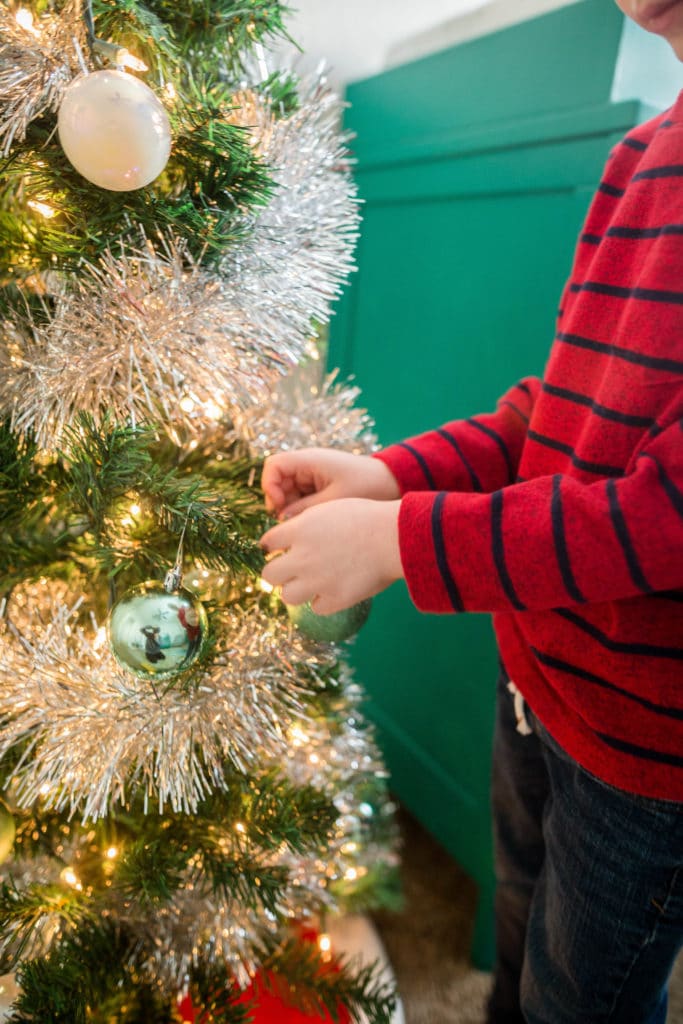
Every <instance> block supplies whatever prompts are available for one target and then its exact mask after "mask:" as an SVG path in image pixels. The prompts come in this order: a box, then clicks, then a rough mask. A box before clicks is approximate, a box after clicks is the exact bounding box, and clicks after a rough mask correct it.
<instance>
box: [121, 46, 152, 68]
mask: <svg viewBox="0 0 683 1024" xmlns="http://www.w3.org/2000/svg"><path fill="white" fill-rule="evenodd" d="M116 63H117V65H118V66H119V67H120V68H130V69H131V71H149V68H148V67H147V65H146V64H145V62H144V60H140V58H139V57H136V56H135V54H134V53H131V52H130V51H129V50H126V49H124V48H122V49H121V50H119V52H118V53H117V54H116Z"/></svg>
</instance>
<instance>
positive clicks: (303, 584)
mask: <svg viewBox="0 0 683 1024" xmlns="http://www.w3.org/2000/svg"><path fill="white" fill-rule="evenodd" d="M400 505H401V502H400V501H369V500H367V499H364V498H343V499H341V500H340V501H332V502H326V503H325V504H323V505H318V506H316V507H315V508H309V509H306V511H304V512H302V514H301V515H297V516H295V517H294V518H292V519H288V520H287V521H286V522H284V523H280V524H279V525H278V526H274V527H273V528H272V529H271V530H268V532H267V533H265V534H264V535H263V537H262V538H261V546H262V547H263V548H264V549H265V550H266V551H268V552H270V553H274V552H278V551H280V552H282V554H279V555H277V557H276V558H273V559H271V561H269V562H268V564H267V565H266V568H265V570H264V572H263V579H264V580H266V582H267V583H270V584H271V585H272V586H274V587H281V588H282V600H283V601H284V602H285V603H286V604H303V603H304V602H305V601H310V602H311V603H312V605H313V610H314V611H315V612H316V613H317V614H319V615H331V614H332V613H333V612H338V611H341V610H342V609H344V608H350V607H351V605H354V604H357V603H358V602H359V601H363V600H364V599H365V598H367V597H372V596H373V595H374V594H377V593H379V591H380V590H384V589H385V587H388V586H389V584H390V583H393V582H394V580H397V579H399V578H400V577H402V576H403V568H402V566H401V555H400V552H399V545H398V512H399V508H400Z"/></svg>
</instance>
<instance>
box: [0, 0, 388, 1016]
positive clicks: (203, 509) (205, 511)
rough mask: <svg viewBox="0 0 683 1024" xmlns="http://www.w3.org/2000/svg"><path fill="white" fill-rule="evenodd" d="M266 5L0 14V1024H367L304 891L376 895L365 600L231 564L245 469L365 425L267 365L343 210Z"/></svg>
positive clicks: (317, 91)
mask: <svg viewBox="0 0 683 1024" xmlns="http://www.w3.org/2000/svg"><path fill="white" fill-rule="evenodd" d="M284 14H285V11H284V9H283V8H282V6H281V5H280V3H279V0H186V2H184V3H182V4H178V3H176V2H174V0H146V2H145V3H142V2H138V0H35V3H33V4H32V5H31V7H30V9H29V7H28V6H21V7H19V6H17V5H14V4H7V3H3V4H2V5H1V6H0V149H2V157H3V174H2V179H1V183H0V190H1V199H0V235H1V240H2V244H1V246H0V261H1V264H2V269H1V271H0V302H1V303H2V310H1V319H2V331H1V334H0V420H1V422H0V599H1V603H0V769H1V775H0V786H1V787H2V790H1V792H0V800H1V802H0V974H2V973H8V972H13V973H14V974H15V975H16V978H17V981H18V985H19V994H18V996H17V998H16V1000H15V1002H14V1004H13V1006H12V1009H11V1011H10V1017H9V1019H10V1020H11V1021H13V1022H15V1024H19V1022H25V1021H26V1022H27V1021H33V1022H36V1021H39V1022H40V1024H67V1022H68V1024H76V1022H86V1021H87V1022H97V1024H105V1022H107V1024H109V1022H124V1021H125V1022H127V1024H157V1022H158V1024H161V1022H171V1021H180V1020H182V1019H185V1016H184V1014H185V1015H187V1014H188V1013H191V1014H192V1015H194V1014H195V1013H196V1015H197V1016H196V1019H197V1021H201V1022H203V1024H211V1022H215V1024H237V1022H240V1024H247V1022H248V1021H250V1020H253V1019H259V1020H262V1019H263V1018H259V1017H258V1016H257V1015H258V1013H259V1009H258V1006H259V992H264V991H268V992H270V993H271V997H272V994H273V993H274V994H275V995H276V997H277V998H282V999H285V1000H286V1001H288V1002H291V1003H292V1004H293V1005H296V1006H299V1007H300V1008H301V1010H302V1012H305V1013H308V1014H312V1015H314V1017H313V1019H321V1017H323V1018H324V1019H328V1020H348V1019H351V1020H361V1019H363V1020H367V1021H369V1022H370V1024H382V1022H384V1024H388V1022H389V1020H390V1018H391V1013H392V1003H393V995H392V993H391V991H389V990H388V989H387V986H386V984H385V983H384V982H383V981H382V980H381V978H380V977H379V975H378V974H377V972H376V971H375V970H374V969H371V968H360V967H358V966H354V965H353V964H348V963H344V962H338V961H337V960H336V959H335V958H334V957H332V959H330V956H331V954H330V952H329V950H328V943H327V942H326V941H325V936H324V921H325V915H326V914H328V913H333V912H337V911H338V910H339V909H344V908H349V907H350V908H353V909H357V908H359V907H365V906H370V905H372V903H373V901H374V902H378V901H381V900H383V899H385V898H387V897H388V895H389V894H390V893H391V892H392V889H393V879H394V869H395V854H394V852H393V840H394V833H393V825H392V820H391V810H392V808H391V805H390V803H389V801H388V798H387V793H386V780H385V774H386V773H385V772H384V770H383V767H382V763H381V759H380V758H379V755H378V753H377V750H376V747H375V744H374V740H373V736H372V731H371V729H369V728H368V726H367V724H366V723H365V722H364V721H363V717H362V710H361V707H360V704H361V697H362V695H361V693H360V690H359V688H358V686H357V685H356V684H355V683H354V681H353V680H352V678H351V674H350V672H349V670H348V668H347V667H346V666H345V664H344V660H343V649H342V648H340V647H339V645H338V643H336V642H334V641H341V640H342V639H344V638H345V637H346V636H347V635H348V634H349V633H351V632H352V631H353V629H355V628H357V626H358V625H359V623H360V622H361V620H362V618H363V616H364V615H365V614H366V612H367V609H359V608H356V609H351V610H350V611H349V613H348V614H344V613H342V614H341V616H340V617H339V618H335V621H334V622H331V621H327V620H320V621H318V620H316V617H315V616H314V615H312V613H311V612H310V609H299V610H296V612H295V613H294V614H293V615H292V616H291V617H290V615H289V614H288V610H287V609H286V607H285V606H284V605H283V604H282V603H281V601H280V600H279V598H278V596H277V594H276V593H273V592H268V588H267V587H266V586H265V584H264V583H263V581H261V579H260V572H261V569H262V567H263V555H262V552H261V550H260V548H259V545H258V539H259V537H260V536H261V534H262V533H263V532H264V530H265V529H266V528H267V527H268V525H269V521H268V517H267V515H266V513H265V511H264V507H263V498H262V495H261V493H260V491H259V477H260V464H261V462H262V460H263V457H264V456H265V455H266V454H268V453H269V452H270V451H275V450H279V449H281V448H283V447H287V446H300V445H302V444H304V445H307V444H323V445H334V446H337V447H342V448H346V449H348V450H353V451H368V450H370V449H371V447H372V444H373V437H372V432H371V424H370V422H369V420H368V418H367V416H366V414H365V413H364V412H363V411H362V410H360V409H358V408H356V406H355V400H356V398H357V394H356V390H355V389H354V388H353V387H350V386H348V385H342V384H340V383H338V382H336V381H335V380H334V379H333V378H332V377H330V378H327V379H325V380H323V381H322V382H320V383H318V381H317V376H316V375H315V374H311V373H308V374H306V373H304V374H303V375H302V376H301V377H300V378H297V377H296V376H292V371H293V368H295V367H296V366H298V365H303V366H304V367H306V366H310V365H312V363H311V360H313V359H314V357H315V355H316V353H317V346H316V337H317V335H318V334H319V333H320V331H321V329H322V328H323V326H324V324H325V323H326V321H327V319H328V317H329V315H330V311H331V303H332V301H333V300H334V298H335V296H336V295H337V293H338V292H339V290H340V288H341V286H342V284H343V282H344V280H345V278H346V277H347V275H348V272H349V271H350V269H351V268H352V251H353V245H354V241H355V238H356V233H357V224H358V210H357V201H356V198H355V194H354V189H353V185H352V182H351V179H350V175H349V157H348V153H347V149H346V146H347V140H345V139H344V137H343V136H341V135H340V134H339V131H338V121H339V111H340V104H339V102H338V100H337V99H336V98H335V97H334V95H333V94H331V93H330V91H329V90H328V89H327V87H326V85H325V81H324V78H322V77H320V76H318V77H317V78H316V79H315V80H313V81H301V80H298V79H297V77H296V76H295V75H294V74H293V73H291V72H274V71H273V69H272V68H271V67H270V66H269V63H268V49H267V47H268V44H269V42H270V41H272V40H274V39H277V38H278V37H282V36H283V35H284V34H285V27H284V23H283V16H284ZM294 620H296V621H294ZM297 623H298V625H297ZM330 641H332V642H330ZM316 929H317V931H316ZM321 929H322V933H321ZM307 930H313V931H314V933H315V934H316V935H317V936H318V938H319V941H317V942H315V941H314V942H311V941H306V940H305V939H304V938H302V932H303V931H307ZM182 1000H185V1002H184V1003H183V1004H182V1005H183V1006H184V1007H185V1010H184V1011H183V1012H182V1013H181V1008H180V1001H182ZM190 1004H191V1005H192V1007H193V1009H192V1010H191V1011H190V1010H189V1009H187V1007H189V1006H190ZM280 1005H284V1004H280ZM278 1019H280V1020H284V1019H285V1017H284V1015H283V1016H281V1017H280V1018H278Z"/></svg>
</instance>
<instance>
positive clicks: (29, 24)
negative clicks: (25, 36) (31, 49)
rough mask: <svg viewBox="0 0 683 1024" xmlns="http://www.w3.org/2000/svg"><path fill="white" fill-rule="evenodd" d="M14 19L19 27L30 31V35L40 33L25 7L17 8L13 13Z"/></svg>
mask: <svg viewBox="0 0 683 1024" xmlns="http://www.w3.org/2000/svg"><path fill="white" fill-rule="evenodd" d="M14 20H15V21H16V23H17V25H19V26H20V28H23V29H24V30H25V31H26V32H30V33H31V35H33V36H38V35H40V32H39V31H38V29H37V28H36V27H35V26H34V24H33V15H32V13H31V12H30V11H29V10H27V8H26V7H20V8H19V10H18V11H17V13H16V14H15V15H14Z"/></svg>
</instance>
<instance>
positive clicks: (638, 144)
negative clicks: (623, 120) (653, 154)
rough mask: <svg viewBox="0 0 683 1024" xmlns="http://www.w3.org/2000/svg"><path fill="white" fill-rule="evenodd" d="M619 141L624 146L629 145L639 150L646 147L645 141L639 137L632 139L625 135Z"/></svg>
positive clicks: (641, 150)
mask: <svg viewBox="0 0 683 1024" xmlns="http://www.w3.org/2000/svg"><path fill="white" fill-rule="evenodd" d="M621 141H622V142H623V144H624V145H625V146H630V147H631V149H638V150H640V152H643V151H644V150H646V149H647V142H641V141H640V139H632V138H631V137H630V135H627V136H626V138H625V139H622V140H621Z"/></svg>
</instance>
